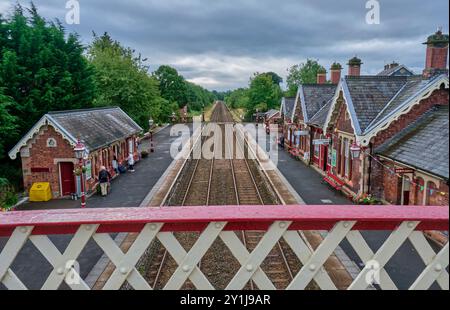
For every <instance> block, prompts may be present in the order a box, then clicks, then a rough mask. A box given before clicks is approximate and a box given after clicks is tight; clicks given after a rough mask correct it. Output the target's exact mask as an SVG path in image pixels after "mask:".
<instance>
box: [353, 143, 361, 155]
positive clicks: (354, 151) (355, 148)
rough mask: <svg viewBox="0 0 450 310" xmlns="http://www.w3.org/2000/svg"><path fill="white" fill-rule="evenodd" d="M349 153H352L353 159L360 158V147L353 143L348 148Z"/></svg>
mask: <svg viewBox="0 0 450 310" xmlns="http://www.w3.org/2000/svg"><path fill="white" fill-rule="evenodd" d="M350 152H351V153H352V158H353V159H358V158H359V157H360V156H361V147H360V146H359V145H358V144H356V143H353V144H352V146H351V147H350Z"/></svg>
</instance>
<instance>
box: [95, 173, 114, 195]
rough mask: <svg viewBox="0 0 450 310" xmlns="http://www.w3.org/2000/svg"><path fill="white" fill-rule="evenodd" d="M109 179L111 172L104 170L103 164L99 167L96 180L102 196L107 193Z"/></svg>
mask: <svg viewBox="0 0 450 310" xmlns="http://www.w3.org/2000/svg"><path fill="white" fill-rule="evenodd" d="M110 180H111V174H110V173H109V172H108V170H106V167H105V166H102V167H100V172H99V174H98V181H99V183H100V190H101V192H102V196H103V197H105V196H107V195H108V185H109V181H110Z"/></svg>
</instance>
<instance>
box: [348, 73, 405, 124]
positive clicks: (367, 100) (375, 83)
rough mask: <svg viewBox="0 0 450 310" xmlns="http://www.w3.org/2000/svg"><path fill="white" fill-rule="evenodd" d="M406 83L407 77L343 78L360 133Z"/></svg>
mask: <svg viewBox="0 0 450 310" xmlns="http://www.w3.org/2000/svg"><path fill="white" fill-rule="evenodd" d="M406 81H407V77H403V76H401V77H393V76H389V77H388V76H359V77H355V76H347V77H346V78H345V85H346V86H347V89H348V92H349V93H348V94H349V96H350V97H351V101H352V103H353V107H354V110H355V113H356V118H357V121H358V125H359V128H360V129H361V131H362V132H364V131H365V129H366V128H367V126H368V125H369V124H370V123H371V122H372V121H373V120H374V119H375V118H376V117H377V116H378V114H379V113H380V112H381V111H382V110H383V108H384V107H385V106H386V104H387V103H388V102H389V101H390V100H391V99H392V98H393V97H394V96H395V95H396V94H397V93H398V92H399V91H400V90H401V89H402V87H403V86H404V85H405V83H406Z"/></svg>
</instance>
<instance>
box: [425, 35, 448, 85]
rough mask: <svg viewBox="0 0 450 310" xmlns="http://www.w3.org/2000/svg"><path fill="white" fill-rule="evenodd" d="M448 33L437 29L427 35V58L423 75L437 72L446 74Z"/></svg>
mask: <svg viewBox="0 0 450 310" xmlns="http://www.w3.org/2000/svg"><path fill="white" fill-rule="evenodd" d="M448 43H449V36H448V34H443V33H442V30H440V29H439V30H438V31H437V32H436V33H435V34H433V35H431V36H429V37H428V39H427V42H425V43H423V44H425V45H427V56H426V57H427V58H426V63H425V70H424V71H423V76H424V77H425V78H430V77H432V76H434V75H437V74H443V73H445V74H448V69H447V59H448V56H447V55H448Z"/></svg>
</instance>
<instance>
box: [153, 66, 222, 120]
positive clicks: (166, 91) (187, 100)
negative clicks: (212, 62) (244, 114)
mask: <svg viewBox="0 0 450 310" xmlns="http://www.w3.org/2000/svg"><path fill="white" fill-rule="evenodd" d="M153 76H154V77H155V78H156V79H157V80H158V82H159V89H160V91H161V96H162V97H163V98H164V99H166V100H168V101H169V102H171V103H172V104H176V105H177V106H178V108H183V107H184V106H185V105H188V108H189V111H191V112H200V111H203V108H204V107H207V106H209V105H211V104H212V103H213V101H214V100H219V98H218V97H220V93H218V92H210V91H208V90H206V89H204V88H203V87H201V86H199V85H196V84H194V83H191V82H188V81H186V80H185V79H184V77H183V76H181V75H180V74H178V71H177V70H176V69H175V68H172V67H170V66H167V65H164V66H161V67H159V68H158V70H156V71H155V72H153Z"/></svg>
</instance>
